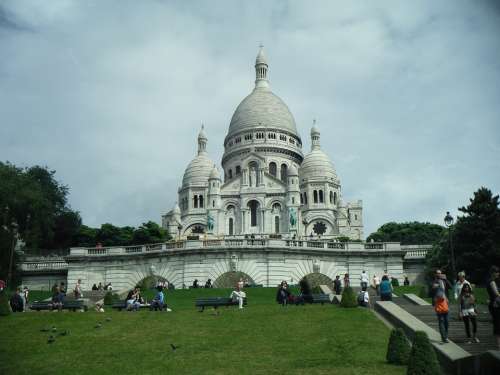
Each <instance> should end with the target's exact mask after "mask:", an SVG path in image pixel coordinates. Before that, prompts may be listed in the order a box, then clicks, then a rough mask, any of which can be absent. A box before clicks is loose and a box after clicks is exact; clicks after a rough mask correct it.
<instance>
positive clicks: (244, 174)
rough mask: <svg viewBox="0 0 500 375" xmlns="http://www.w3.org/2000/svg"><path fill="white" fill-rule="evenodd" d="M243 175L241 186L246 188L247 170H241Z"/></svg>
mask: <svg viewBox="0 0 500 375" xmlns="http://www.w3.org/2000/svg"><path fill="white" fill-rule="evenodd" d="M242 174H243V182H242V185H244V186H247V185H248V169H246V168H245V169H243V171H242Z"/></svg>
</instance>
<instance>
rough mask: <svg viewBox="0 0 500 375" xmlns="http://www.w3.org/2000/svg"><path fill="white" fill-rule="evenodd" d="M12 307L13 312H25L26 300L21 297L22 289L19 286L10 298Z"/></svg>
mask: <svg viewBox="0 0 500 375" xmlns="http://www.w3.org/2000/svg"><path fill="white" fill-rule="evenodd" d="M10 308H11V309H12V312H23V311H24V302H23V298H22V297H21V289H20V288H17V289H16V293H14V295H13V296H12V297H11V298H10Z"/></svg>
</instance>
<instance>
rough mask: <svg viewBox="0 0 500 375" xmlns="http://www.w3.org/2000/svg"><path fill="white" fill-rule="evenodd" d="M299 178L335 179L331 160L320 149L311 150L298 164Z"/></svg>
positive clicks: (335, 175)
mask: <svg viewBox="0 0 500 375" xmlns="http://www.w3.org/2000/svg"><path fill="white" fill-rule="evenodd" d="M299 175H300V179H314V180H328V181H337V173H336V172H335V167H334V166H333V163H332V161H331V160H330V158H329V157H328V155H327V154H325V153H324V152H323V151H321V149H319V148H318V149H315V150H312V151H311V152H310V153H309V154H307V155H306V157H305V158H304V161H303V162H302V164H301V165H300V170H299Z"/></svg>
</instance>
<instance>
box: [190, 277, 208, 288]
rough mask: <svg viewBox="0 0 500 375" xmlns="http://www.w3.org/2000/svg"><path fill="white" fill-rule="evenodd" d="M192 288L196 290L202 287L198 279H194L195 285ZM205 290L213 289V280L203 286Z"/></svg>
mask: <svg viewBox="0 0 500 375" xmlns="http://www.w3.org/2000/svg"><path fill="white" fill-rule="evenodd" d="M191 288H194V289H197V288H201V286H200V284H199V282H198V279H194V281H193V285H192V286H191ZM203 288H212V279H208V280H207V281H206V282H205V286H203Z"/></svg>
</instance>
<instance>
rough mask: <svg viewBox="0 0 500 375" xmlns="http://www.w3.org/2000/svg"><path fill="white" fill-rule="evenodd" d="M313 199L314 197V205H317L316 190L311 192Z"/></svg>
mask: <svg viewBox="0 0 500 375" xmlns="http://www.w3.org/2000/svg"><path fill="white" fill-rule="evenodd" d="M313 197H314V203H318V191H317V190H314V191H313Z"/></svg>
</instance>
